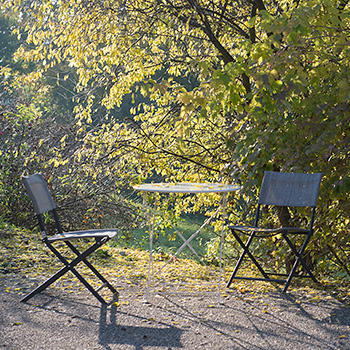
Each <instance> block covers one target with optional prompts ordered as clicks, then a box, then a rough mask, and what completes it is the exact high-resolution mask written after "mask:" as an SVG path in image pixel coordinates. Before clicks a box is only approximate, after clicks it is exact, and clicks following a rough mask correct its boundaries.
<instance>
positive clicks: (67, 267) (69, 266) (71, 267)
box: [21, 241, 107, 304]
mask: <svg viewBox="0 0 350 350" xmlns="http://www.w3.org/2000/svg"><path fill="white" fill-rule="evenodd" d="M45 243H46V245H47V246H48V248H49V249H50V250H51V251H52V252H53V253H54V254H55V255H56V256H57V257H58V259H59V260H60V261H61V262H62V263H63V264H64V265H65V267H63V268H62V269H61V270H60V271H58V272H57V273H56V274H55V275H53V276H52V277H51V278H49V279H48V280H47V281H46V282H44V283H43V284H41V285H40V286H39V287H37V288H36V289H35V290H34V291H32V292H31V293H30V294H28V295H27V296H25V297H24V298H23V299H22V300H21V301H22V302H26V301H28V300H29V299H30V298H32V297H33V296H34V295H35V294H37V293H40V292H42V291H43V290H44V289H46V288H47V287H48V286H49V285H51V284H52V283H54V282H55V281H56V280H57V279H59V278H60V277H62V276H63V275H64V274H65V273H67V272H68V271H71V272H72V273H73V274H74V275H75V276H76V277H77V278H78V279H79V281H80V282H81V283H82V284H83V285H84V286H85V287H86V288H87V289H88V290H89V291H90V292H91V293H92V294H93V295H94V296H95V297H96V298H97V300H98V301H100V303H102V304H107V303H106V301H105V300H104V299H103V298H102V297H101V296H100V295H99V294H98V293H97V292H96V291H95V290H94V288H93V287H92V286H91V285H90V284H89V283H88V282H87V281H86V280H85V279H84V278H83V277H82V276H81V275H80V274H79V272H78V271H77V270H76V269H75V268H74V267H75V266H76V265H77V264H78V263H80V262H81V261H83V260H84V259H86V257H87V256H89V255H90V254H91V253H93V252H94V251H95V250H96V249H98V248H99V247H100V246H101V245H102V244H103V242H101V241H97V242H96V243H95V244H94V245H92V246H91V247H90V248H88V249H86V250H85V251H84V252H83V253H82V254H79V255H78V256H77V257H76V258H75V259H74V260H73V261H71V262H70V263H69V262H68V261H67V260H66V259H65V258H64V257H63V256H62V254H61V253H60V252H59V251H58V250H57V249H56V248H55V247H53V245H52V244H51V243H49V242H45Z"/></svg>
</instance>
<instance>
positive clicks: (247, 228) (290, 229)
mask: <svg viewBox="0 0 350 350" xmlns="http://www.w3.org/2000/svg"><path fill="white" fill-rule="evenodd" d="M228 228H229V229H231V230H237V231H243V232H252V231H254V232H262V233H272V234H278V233H283V232H284V233H305V234H307V233H309V230H305V229H302V228H299V227H279V228H263V227H257V226H244V225H235V226H228Z"/></svg>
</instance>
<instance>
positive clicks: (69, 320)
mask: <svg viewBox="0 0 350 350" xmlns="http://www.w3.org/2000/svg"><path fill="white" fill-rule="evenodd" d="M19 279H22V282H21V283H22V284H26V283H27V284H28V281H26V279H25V277H24V276H22V277H21V276H18V275H17V276H15V277H13V276H9V275H5V276H3V277H2V278H0V294H1V300H0V349H11V350H24V349H29V350H30V349H45V350H46V349H62V350H63V349H64V350H69V349H72V350H73V349H74V350H77V349H84V350H89V349H101V350H102V349H106V350H109V349H111V350H112V349H113V350H114V349H118V350H124V349H125V350H129V349H130V350H131V349H135V350H141V349H144V350H151V349H157V350H163V349H164V350H170V349H211V350H212V349H214V350H219V349H220V350H221V349H222V350H227V349H268V350H274V349H276V350H277V349H281V350H282V349H283V350H286V349H288V350H294V349H295V350H300V349H313V350H314V349H324V350H331V349H341V350H350V307H349V305H347V304H345V303H342V302H340V301H338V300H337V299H335V298H334V297H332V295H331V294H329V293H327V292H322V291H313V290H298V291H295V290H292V291H291V292H289V293H288V294H286V295H283V294H282V293H281V292H280V291H273V292H267V293H262V292H261V293H257V292H255V293H251V292H243V293H242V292H240V291H238V290H234V291H228V292H226V294H224V297H223V299H222V304H219V303H218V302H217V296H215V295H203V294H199V295H198V294H191V295H177V294H168V295H164V294H162V295H159V294H153V293H152V294H151V297H150V300H149V303H145V302H144V301H143V300H144V296H143V292H144V291H142V290H140V289H139V288H138V287H137V286H129V285H125V286H123V285H119V290H120V294H119V297H118V301H117V303H115V304H112V305H110V306H108V307H104V306H101V304H99V303H98V302H97V301H96V300H95V298H94V297H93V296H90V294H88V293H87V292H85V291H80V292H79V293H77V294H75V293H69V292H67V291H62V290H61V289H60V288H58V287H57V286H55V287H54V288H50V289H49V291H47V292H46V291H45V292H43V293H41V294H39V295H37V296H35V297H34V298H32V299H31V300H30V301H29V302H28V303H26V304H24V303H20V301H19V300H20V299H21V295H20V293H21V292H19V291H17V292H16V289H17V290H19V288H15V287H16V286H18V285H19V283H20V282H19ZM17 293H18V294H17Z"/></svg>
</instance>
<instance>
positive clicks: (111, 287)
mask: <svg viewBox="0 0 350 350" xmlns="http://www.w3.org/2000/svg"><path fill="white" fill-rule="evenodd" d="M65 243H66V244H67V246H68V247H69V248H70V249H71V250H72V251H73V252H74V253H75V254H76V255H77V256H80V255H81V253H80V252H79V250H78V249H77V248H76V247H75V246H74V245H73V244H72V243H70V242H68V241H66V242H65ZM82 261H83V263H84V264H85V265H86V266H87V267H88V268H89V269H90V270H91V271H92V272H93V273H94V274H95V276H96V277H98V278H99V279H100V280H101V281H102V282H103V283H104V284H105V285H106V286H107V287H108V288H109V290H110V291H111V292H112V293H113V294H117V293H118V292H117V290H116V289H115V288H114V287H113V286H112V285H111V284H110V283H109V282H108V281H107V280H106V278H105V277H103V276H102V275H101V273H100V272H99V271H98V270H97V269H96V268H95V267H94V266H93V265H92V264H91V263H90V262H89V261H88V260H87V259H83V260H82Z"/></svg>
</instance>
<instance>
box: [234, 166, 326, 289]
mask: <svg viewBox="0 0 350 350" xmlns="http://www.w3.org/2000/svg"><path fill="white" fill-rule="evenodd" d="M321 177H322V174H320V173H316V174H304V173H282V172H273V171H266V172H265V175H264V179H263V182H262V185H261V191H260V195H259V200H258V205H257V210H256V216H255V223H254V226H242V225H236V226H229V229H230V230H231V232H232V234H233V236H234V237H235V239H236V240H237V242H238V243H239V245H240V246H241V247H242V248H243V251H242V253H241V255H240V257H239V259H238V261H237V263H236V266H235V268H234V270H233V273H232V275H231V277H230V279H229V281H228V283H227V288H228V287H230V285H231V283H232V281H233V280H234V279H237V280H242V279H243V280H258V281H268V282H278V283H285V286H284V289H283V293H285V292H286V291H287V288H288V286H289V284H290V282H291V280H292V278H293V277H304V278H305V277H307V278H311V279H312V280H313V281H314V282H317V280H316V278H315V276H314V275H313V273H312V272H311V270H310V268H309V266H308V265H307V263H306V262H305V259H304V252H305V248H306V246H307V244H308V243H309V241H310V239H311V236H312V233H313V223H314V217H315V209H316V203H317V198H318V191H319V187H320V183H321ZM263 205H272V206H277V207H279V206H280V207H282V206H283V207H310V209H311V215H310V219H309V227H308V229H303V228H298V227H280V228H275V229H274V228H272V229H271V228H261V227H259V226H258V222H259V220H261V209H262V208H261V206H263ZM242 235H246V236H247V239H246V241H245V242H243V240H242V238H241V237H242ZM277 235H280V236H282V238H283V239H284V240H285V241H286V242H287V244H288V246H289V247H290V249H291V251H292V253H293V254H294V255H293V256H294V257H295V261H294V265H293V267H292V268H291V270H290V272H289V273H275V272H266V271H265V270H264V268H263V267H262V266H261V263H259V262H258V260H257V258H256V257H255V256H254V255H253V253H252V249H250V248H251V247H252V245H254V244H255V243H256V242H257V239H263V238H269V237H272V236H277ZM300 235H301V237H303V238H302V243H301V244H300V242H299V244H298V248H297V247H296V244H295V238H296V237H297V236H299V237H300ZM293 236H294V238H291V237H293ZM253 242H254V243H253ZM246 257H249V258H250V260H251V261H252V262H253V263H254V265H255V266H256V267H257V268H258V270H259V272H260V273H261V275H262V276H263V277H261V278H260V277H246V276H237V272H238V270H239V268H240V267H241V265H242V262H243V260H244V258H246ZM299 264H301V266H302V267H303V268H304V270H305V271H304V274H302V275H300V274H299V273H297V267H298V266H299ZM287 272H288V271H287ZM305 273H306V274H305ZM271 276H275V277H271Z"/></svg>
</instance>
